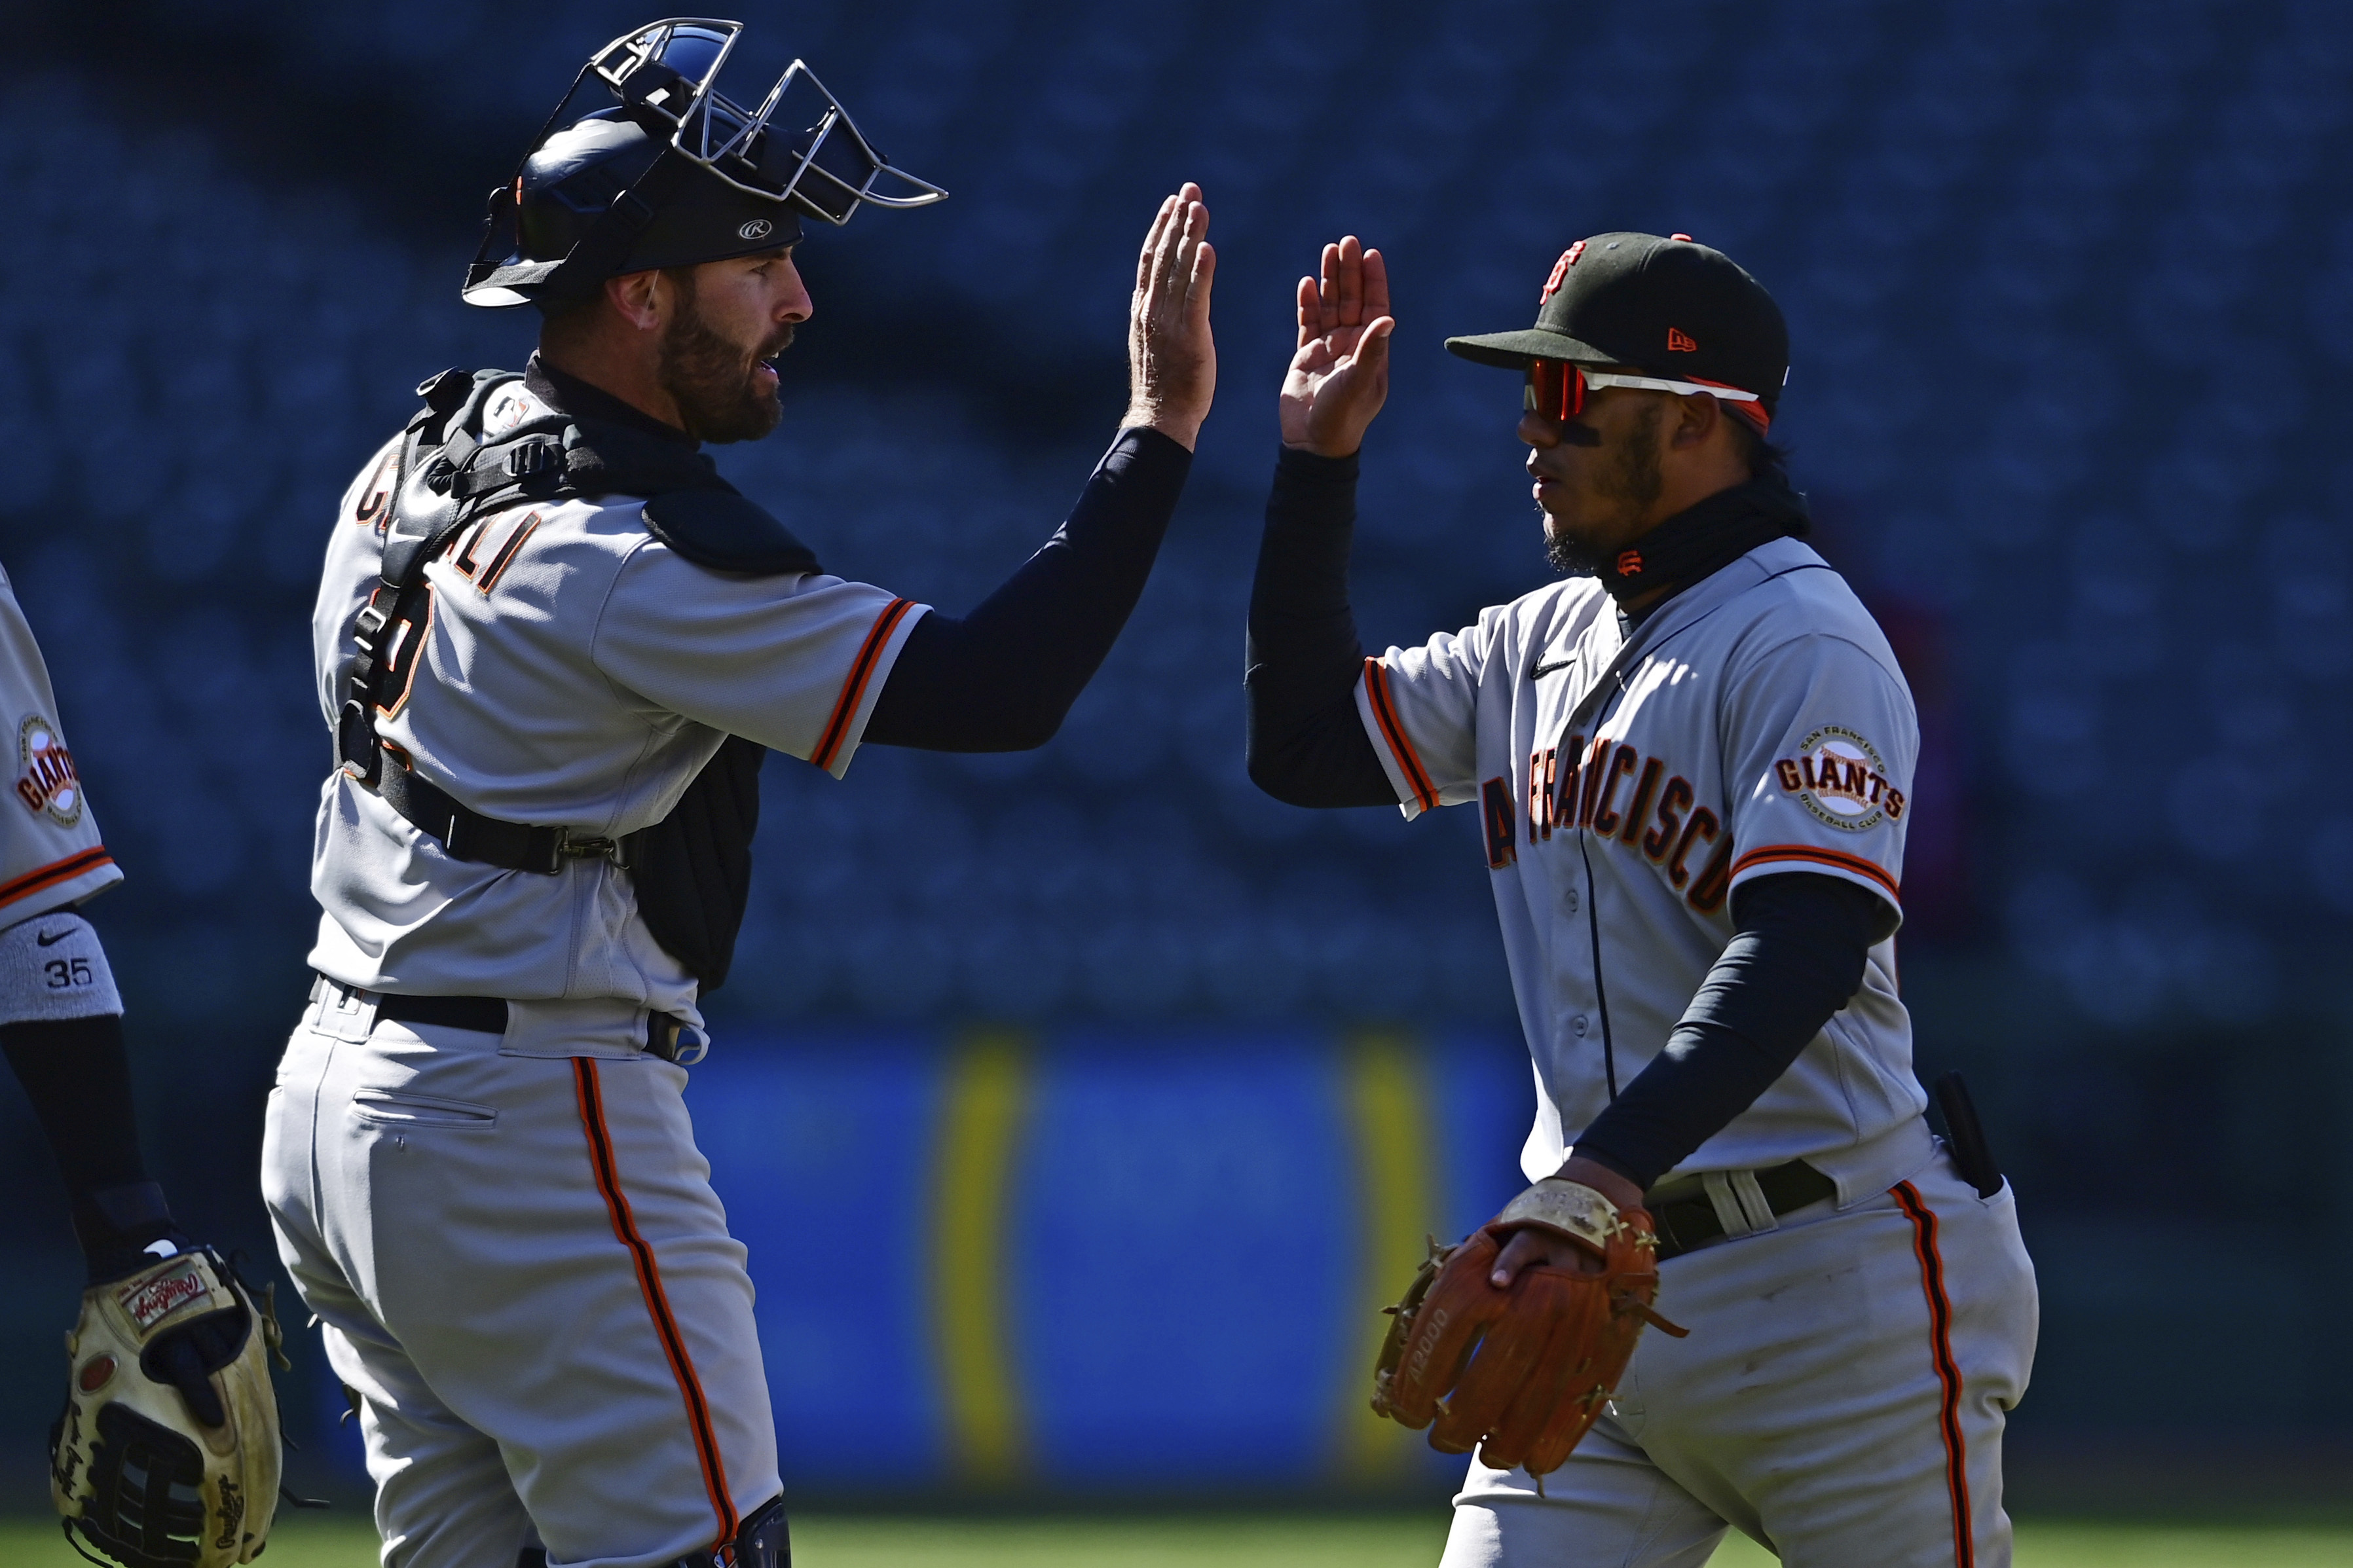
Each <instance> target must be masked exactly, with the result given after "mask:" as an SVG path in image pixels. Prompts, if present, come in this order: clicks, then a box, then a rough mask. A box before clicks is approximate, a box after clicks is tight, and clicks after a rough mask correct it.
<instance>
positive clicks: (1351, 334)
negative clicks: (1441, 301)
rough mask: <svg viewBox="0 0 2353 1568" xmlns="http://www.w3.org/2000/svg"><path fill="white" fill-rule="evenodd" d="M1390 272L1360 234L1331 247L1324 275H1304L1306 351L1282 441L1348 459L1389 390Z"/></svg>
mask: <svg viewBox="0 0 2353 1568" xmlns="http://www.w3.org/2000/svg"><path fill="white" fill-rule="evenodd" d="M1394 331H1397V321H1396V319H1395V318H1393V317H1392V316H1390V314H1389V269H1388V262H1387V261H1385V260H1383V259H1382V258H1381V253H1380V252H1379V251H1377V250H1366V248H1365V247H1364V245H1363V244H1362V243H1361V242H1360V241H1359V240H1358V239H1357V238H1356V236H1355V235H1353V234H1352V235H1349V236H1348V237H1345V239H1343V240H1341V241H1340V242H1339V243H1338V244H1337V245H1327V246H1325V247H1324V276H1323V277H1322V278H1321V279H1314V278H1302V279H1300V280H1299V352H1298V353H1294V354H1293V355H1292V356H1291V371H1290V374H1287V375H1285V376H1284V377H1283V378H1282V398H1281V400H1280V401H1279V403H1278V405H1277V407H1278V410H1279V413H1280V416H1281V419H1282V444H1283V445H1284V446H1286V447H1303V448H1305V449H1306V450H1308V451H1310V452H1313V453H1314V454H1315V455H1316V456H1318V457H1322V458H1345V457H1346V456H1347V455H1348V454H1349V453H1351V452H1353V451H1355V450H1356V449H1357V448H1358V447H1362V446H1363V445H1364V444H1365V428H1366V426H1369V425H1370V424H1372V422H1373V416H1374V415H1376V414H1378V413H1379V412H1380V411H1381V405H1382V404H1383V403H1385V402H1387V401H1388V395H1389V334H1390V333H1392V332H1394Z"/></svg>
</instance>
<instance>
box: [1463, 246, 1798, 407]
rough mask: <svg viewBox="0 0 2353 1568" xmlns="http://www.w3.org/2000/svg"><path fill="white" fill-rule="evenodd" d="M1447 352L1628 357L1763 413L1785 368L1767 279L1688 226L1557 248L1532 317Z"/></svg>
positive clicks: (1514, 357) (1777, 311)
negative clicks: (1746, 399) (1733, 394)
mask: <svg viewBox="0 0 2353 1568" xmlns="http://www.w3.org/2000/svg"><path fill="white" fill-rule="evenodd" d="M1446 347H1447V349H1448V351H1449V352H1450V353H1457V354H1460V355H1461V356H1462V357H1463V358H1464V359H1467V360H1475V361H1476V362H1478V363H1481V364H1492V365H1500V366H1502V367H1503V368H1504V369H1506V370H1518V369H1520V368H1521V367H1523V366H1525V364H1526V363H1528V361H1530V360H1532V359H1559V360H1573V361H1576V362H1577V363H1581V364H1590V365H1602V364H1622V365H1631V366H1634V367H1635V368H1637V369H1639V370H1644V371H1648V372H1649V373H1650V374H1652V375H1656V376H1662V377H1665V378H1668V379H1671V380H1675V381H1691V382H1698V383H1702V384H1713V385H1716V386H1728V387H1732V388H1735V389H1736V390H1738V391H1741V392H1753V393H1755V394H1757V397H1758V398H1759V399H1760V401H1761V403H1762V405H1763V407H1764V410H1765V412H1766V414H1767V416H1770V415H1771V414H1772V413H1773V411H1774V406H1775V405H1776V404H1778V402H1779V401H1780V397H1781V385H1782V383H1783V382H1785V381H1787V380H1788V374H1789V329H1788V323H1787V322H1785V321H1782V319H1781V307H1780V306H1778V305H1777V304H1775V303H1774V302H1773V296H1772V295H1770V294H1767V292H1766V291H1765V286H1764V285H1763V284H1761V283H1759V282H1757V279H1754V278H1751V277H1750V276H1749V275H1748V274H1747V272H1746V270H1744V269H1743V268H1741V266H1740V264H1739V263H1737V262H1736V261H1734V260H1733V259H1732V258H1730V257H1728V256H1726V255H1725V254H1724V252H1722V251H1720V250H1715V249H1711V248H1710V247H1707V246H1704V245H1701V244H1698V243H1696V242H1695V241H1694V240H1693V238H1692V237H1691V236H1689V235H1687V234H1677V235H1670V236H1667V237H1663V238H1662V237H1660V236H1658V235H1655V234H1631V233H1619V234H1597V235H1594V236H1593V237H1590V238H1588V239H1580V240H1578V241H1577V243H1576V244H1575V245H1572V246H1570V247H1568V248H1567V250H1564V251H1562V252H1561V255H1560V259H1559V260H1558V261H1556V262H1554V263H1553V268H1552V276H1551V277H1549V278H1547V279H1545V286H1544V295H1543V298H1542V302H1541V304H1539V306H1538V307H1537V310H1536V324H1535V326H1533V327H1530V328H1528V329H1526V330H1525V331H1516V332H1486V333H1482V334H1481V335H1480V336H1477V337H1470V338H1449V339H1447V340H1446Z"/></svg>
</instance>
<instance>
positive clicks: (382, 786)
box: [335, 370, 818, 992]
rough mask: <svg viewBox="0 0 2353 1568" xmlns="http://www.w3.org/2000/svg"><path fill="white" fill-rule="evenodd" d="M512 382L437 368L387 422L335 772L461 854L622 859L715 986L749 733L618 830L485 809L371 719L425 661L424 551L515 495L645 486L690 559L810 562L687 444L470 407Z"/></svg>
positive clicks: (728, 913) (673, 942) (748, 567)
mask: <svg viewBox="0 0 2353 1568" xmlns="http://www.w3.org/2000/svg"><path fill="white" fill-rule="evenodd" d="M519 379H520V378H518V377H517V376H516V375H514V374H513V373H512V372H509V371H496V370H485V371H477V372H475V373H474V374H471V375H468V374H465V373H463V372H460V371H454V370H451V371H444V372H443V373H442V374H439V375H438V376H435V377H434V378H433V379H432V380H430V381H428V382H427V383H426V384H424V385H422V386H420V387H418V388H417V391H418V393H419V394H420V395H422V396H423V397H424V398H425V407H424V408H423V409H421V410H420V411H419V412H418V413H417V416H416V417H415V418H413V419H411V420H410V421H409V422H408V426H407V428H406V430H405V431H403V432H402V435H401V443H400V450H399V457H398V461H397V464H396V467H395V468H394V471H393V473H392V476H391V478H390V479H389V480H388V481H387V482H386V483H385V487H384V490H383V494H382V495H381V497H379V498H376V499H374V500H370V501H369V502H368V504H370V505H376V506H381V507H383V508H384V509H385V511H386V512H387V513H388V515H387V516H385V517H381V518H379V519H378V520H377V530H376V537H377V538H379V539H381V540H382V541H383V548H384V556H383V562H382V565H381V567H380V569H379V570H380V573H381V576H382V579H383V580H382V581H381V582H380V583H379V584H377V586H376V588H375V592H374V593H372V594H371V595H369V596H368V602H367V604H366V605H364V606H363V607H362V609H361V610H360V613H359V616H358V619H357V622H356V624H355V626H354V629H353V637H352V649H353V651H352V657H351V658H350V659H349V660H348V661H347V663H346V665H345V668H344V669H343V674H342V679H340V680H339V682H338V689H340V690H342V692H343V711H342V714H341V717H340V718H339V720H338V721H337V724H336V728H335V751H336V754H337V758H338V760H339V761H340V762H341V763H342V765H343V771H344V772H345V773H349V774H350V775H351V776H352V777H353V778H354V779H356V780H357V781H359V782H360V783H361V784H364V785H365V786H367V787H368V788H370V789H373V790H375V792H376V793H377V794H378V795H381V796H382V797H383V798H384V800H385V804H387V805H390V806H391V807H392V808H393V809H394V810H395V811H397V812H398V813H399V814H400V815H401V816H403V817H405V818H406V819H407V820H408V821H409V822H410V823H412V824H414V825H415V826H417V829H418V830H419V831H421V832H424V833H426V834H428V835H430V836H431V837H434V838H435V839H437V840H438V841H439V842H440V844H441V846H442V847H444V848H445V849H447V850H448V852H449V853H450V854H451V855H453V856H455V857H456V858H459V859H461V860H473V861H478V862H481V863H483V864H486V865H491V866H499V867H503V868H506V869H508V870H514V871H528V872H533V873H536V874H538V875H542V876H554V875H556V874H558V873H560V872H561V871H562V870H563V869H564V867H565V862H566V861H567V860H573V859H580V858H605V859H609V860H612V861H613V862H615V863H616V864H617V865H619V866H622V867H624V868H627V869H628V872H629V875H630V878H631V879H632V880H633V881H634V882H635V884H636V887H637V895H638V913H639V914H640V915H641V916H642V917H643V918H644V920H645V922H646V929H647V930H648V931H651V932H652V933H653V938H654V940H655V941H656V942H659V943H660V944H661V945H662V949H663V951H665V952H668V953H670V956H672V957H673V958H676V959H677V960H678V961H679V962H680V963H682V964H684V965H685V966H686V968H687V970H688V972H689V973H691V974H693V975H694V977H695V978H696V980H698V981H700V982H701V983H702V989H703V990H704V991H706V992H709V991H715V990H717V989H718V988H719V985H720V984H721V982H723V980H725V979H726V977H727V968H728V965H729V963H731V962H732V961H733V958H734V955H735V938H736V935H737V933H738V932H740V931H742V930H743V926H744V902H745V900H746V899H747V898H748V897H749V895H750V892H751V884H752V835H753V832H754V829H755V828H757V827H758V826H759V820H760V763H761V762H762V760H763V759H764V758H765V756H766V752H765V749H764V748H762V747H761V746H759V745H757V744H755V743H754V742H751V741H747V740H744V738H743V737H742V736H740V735H730V736H729V737H727V739H726V740H725V741H724V742H723V743H722V744H721V746H720V748H719V751H718V752H717V753H716V754H715V755H714V756H713V757H712V759H711V762H710V763H708V764H707V765H706V766H705V767H704V768H703V770H702V773H699V774H697V775H696V777H695V780H694V782H693V783H692V784H690V785H689V786H688V787H687V791H686V794H685V795H683V796H682V797H681V799H680V801H679V803H678V805H677V807H676V808H675V809H674V810H672V811H671V812H670V815H669V816H666V817H664V818H663V819H662V820H661V821H659V822H658V823H656V824H654V825H653V826H650V827H647V828H643V829H640V830H639V831H638V832H636V833H632V834H629V835H628V837H623V838H620V839H606V838H595V837H585V836H578V835H575V834H574V833H573V832H572V830H571V829H569V828H567V827H561V826H533V825H531V824H525V823H516V822H504V821H501V820H500V819H498V818H496V817H492V816H484V815H483V814H482V813H480V812H478V811H476V810H474V809H473V808H472V807H470V806H469V805H466V804H465V803H464V802H462V801H460V800H459V799H457V798H456V797H455V796H454V795H450V794H449V793H448V791H447V790H444V789H442V788H440V787H439V786H438V785H436V784H433V783H431V782H430V781H429V780H427V779H426V778H424V777H422V776H421V775H419V774H418V773H416V772H415V771H414V770H412V769H411V768H410V767H409V765H408V761H407V759H406V757H405V756H403V755H402V754H401V753H400V751H399V748H397V747H396V746H388V745H386V744H385V742H384V741H383V739H382V738H381V737H380V736H378V735H377V733H376V731H375V721H376V718H377V716H378V715H379V714H381V713H388V712H390V711H391V710H392V709H393V707H394V705H395V703H396V697H397V694H398V693H401V692H403V691H406V689H408V688H409V685H410V683H411V681H412V680H413V679H414V678H415V677H416V675H417V673H418V665H419V663H420V661H421V660H422V659H423V658H424V647H423V645H424V641H425V638H424V636H423V635H422V634H423V630H424V628H425V627H426V626H427V583H426V578H425V566H426V563H427V562H429V561H431V560H433V559H434V558H435V557H436V556H438V554H440V553H441V552H443V551H444V550H446V549H448V547H449V545H450V543H451V542H452V541H454V540H456V539H457V538H458V536H459V533H460V532H461V531H463V530H464V528H465V527H466V525H467V524H469V523H470V522H471V521H474V519H475V518H477V517H479V516H480V515H481V514H482V513H483V512H485V511H487V510H491V508H493V507H499V506H504V505H506V504H508V503H509V502H512V501H517V500H570V499H572V498H575V497H582V496H597V495H629V496H643V497H645V498H646V507H645V523H646V530H647V531H648V532H649V533H651V534H652V535H653V536H654V537H655V538H656V539H659V540H660V541H661V542H663V543H664V544H666V545H668V546H669V547H670V549H671V550H672V551H674V552H677V553H678V554H679V555H681V556H683V557H684V558H685V559H687V560H689V561H691V562H693V563H695V564H696V565H698V566H704V567H708V568H710V569H712V571H717V572H728V573H735V574H744V575H750V576H761V577H769V576H782V575H786V574H799V573H804V572H815V571H817V570H818V563H817V557H816V556H814V555H812V554H811V553H810V552H809V551H808V549H807V546H806V545H804V544H802V543H801V542H800V541H798V540H797V539H795V538H794V537H793V536H792V534H791V533H790V532H789V531H786V528H785V525H784V524H783V523H781V522H778V521H776V519H775V518H773V517H770V516H769V515H768V514H767V513H766V512H765V511H763V510H760V508H759V507H757V506H755V505H754V504H753V503H752V502H751V501H749V500H745V499H744V496H743V495H742V494H740V493H739V492H738V491H737V490H736V489H735V488H734V487H733V486H732V485H730V484H729V483H728V482H727V481H726V480H724V479H721V478H720V477H719V474H718V471H717V470H716V469H715V468H712V463H711V459H710V458H706V457H704V456H703V455H702V453H700V452H697V451H695V450H693V449H692V448H691V447H686V446H685V445H683V444H681V443H679V442H674V441H665V440H662V439H661V438H660V437H656V436H653V435H650V434H649V433H647V432H644V431H640V430H633V429H631V428H629V427H628V426H625V425H617V424H613V423H610V422H608V421H605V420H599V419H584V418H578V417H575V416H571V415H565V414H558V413H554V412H553V411H549V410H545V409H544V408H543V412H542V413H541V415H540V416H539V417H537V418H535V419H530V420H526V421H524V422H523V423H521V424H518V425H515V426H512V427H511V428H502V429H499V430H496V431H487V432H486V431H485V430H484V429H483V427H482V426H483V417H484V410H485V408H486V407H488V406H490V405H492V404H493V402H494V401H495V399H496V396H497V395H498V394H499V392H500V390H501V388H503V387H507V386H511V385H514V384H517V383H518V382H519Z"/></svg>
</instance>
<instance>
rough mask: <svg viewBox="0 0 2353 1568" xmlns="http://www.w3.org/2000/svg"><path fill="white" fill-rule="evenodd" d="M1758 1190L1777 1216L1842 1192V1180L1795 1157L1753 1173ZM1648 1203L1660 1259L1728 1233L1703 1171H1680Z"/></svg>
mask: <svg viewBox="0 0 2353 1568" xmlns="http://www.w3.org/2000/svg"><path fill="white" fill-rule="evenodd" d="M1752 1174H1754V1175H1755V1177H1756V1179H1757V1191H1758V1192H1760V1193H1762V1194H1765V1204H1766V1206H1767V1207H1768V1208H1770V1209H1771V1210H1772V1211H1773V1213H1774V1215H1776V1216H1778V1215H1785V1214H1789V1213H1792V1212H1794V1211H1795V1210H1798V1209H1801V1208H1804V1207H1805V1206H1806V1205H1809V1204H1818V1203H1820V1202H1821V1201H1822V1200H1823V1199H1824V1198H1827V1197H1834V1196H1836V1195H1837V1194H1838V1184H1837V1183H1836V1182H1833V1181H1831V1179H1830V1178H1829V1177H1828V1176H1825V1175H1823V1174H1822V1173H1820V1171H1817V1170H1815V1169H1814V1168H1813V1167H1812V1166H1811V1165H1809V1164H1807V1163H1805V1162H1804V1161H1803V1160H1792V1161H1790V1162H1789V1163H1788V1164H1786V1165H1774V1166H1770V1167H1768V1168H1767V1169H1765V1170H1762V1171H1757V1172H1754V1173H1752ZM1643 1206H1644V1207H1645V1208H1647V1209H1648V1210H1650V1214H1651V1225H1652V1226H1654V1227H1656V1228H1657V1230H1658V1233H1659V1258H1660V1259H1661V1260H1662V1261H1663V1260H1665V1259H1667V1258H1673V1257H1676V1256H1678V1255H1679V1254H1682V1253H1685V1252H1689V1251H1691V1250H1692V1249H1693V1248H1694V1247H1704V1246H1706V1245H1707V1244H1708V1243H1709V1242H1711V1241H1715V1240H1716V1239H1718V1238H1719V1237H1722V1236H1724V1235H1725V1228H1724V1218H1723V1216H1722V1215H1718V1214H1717V1213H1716V1212H1715V1200H1713V1199H1712V1198H1710V1197H1709V1196H1708V1193H1707V1188H1706V1187H1705V1186H1704V1184H1703V1180H1702V1178H1701V1177H1698V1176H1678V1177H1677V1178H1675V1180H1673V1181H1672V1182H1662V1183H1661V1184H1659V1185H1657V1186H1655V1187H1652V1188H1651V1190H1650V1192H1649V1193H1647V1194H1644V1199H1643Z"/></svg>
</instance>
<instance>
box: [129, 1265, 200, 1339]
mask: <svg viewBox="0 0 2353 1568" xmlns="http://www.w3.org/2000/svg"><path fill="white" fill-rule="evenodd" d="M206 1293H207V1292H206V1288H205V1282H204V1281H203V1280H202V1279H198V1278H197V1277H196V1266H195V1262H194V1261H193V1260H192V1261H190V1262H189V1263H188V1264H187V1265H186V1266H185V1268H177V1269H174V1271H173V1272H171V1273H169V1274H166V1275H164V1276H162V1277H161V1278H159V1279H150V1280H149V1281H147V1283H146V1284H144V1285H141V1286H138V1287H136V1288H134V1289H129V1290H125V1291H122V1292H121V1293H120V1294H118V1295H117V1296H116V1297H115V1300H118V1301H120V1302H121V1304H122V1310H124V1311H125V1312H127V1313H129V1314H130V1315H131V1321H132V1322H133V1323H136V1324H137V1325H138V1326H139V1331H140V1332H141V1333H142V1334H143V1333H145V1332H146V1331H148V1330H150V1329H152V1328H153V1327H154V1326H155V1325H156V1324H157V1323H160V1322H162V1321H164V1318H166V1317H168V1316H169V1315H171V1314H172V1313H173V1312H174V1311H176V1310H179V1309H180V1308H182V1307H185V1306H186V1305H187V1304H188V1303H189V1302H191V1301H195V1300H201V1299H203V1297H204V1296H205V1295H206Z"/></svg>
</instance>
